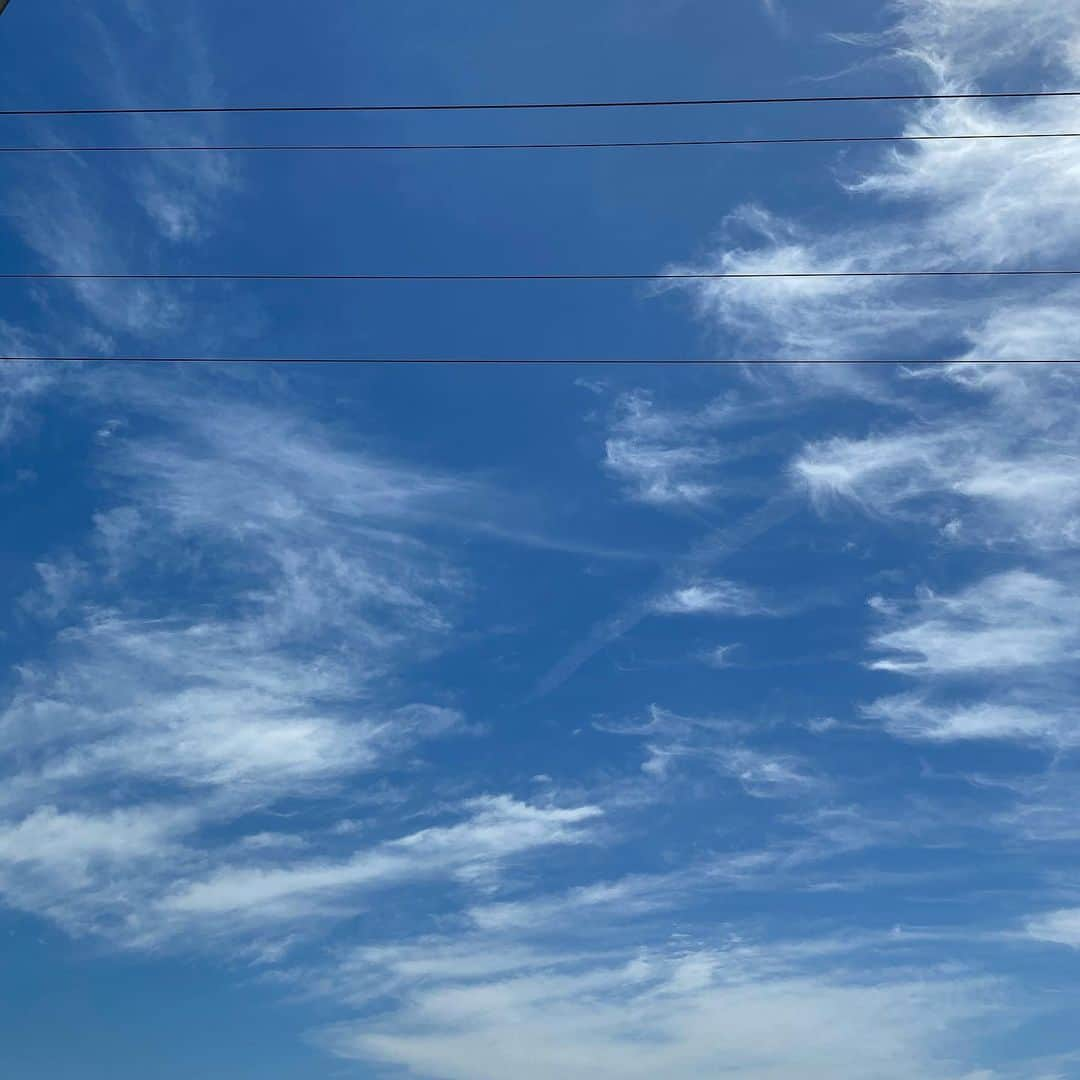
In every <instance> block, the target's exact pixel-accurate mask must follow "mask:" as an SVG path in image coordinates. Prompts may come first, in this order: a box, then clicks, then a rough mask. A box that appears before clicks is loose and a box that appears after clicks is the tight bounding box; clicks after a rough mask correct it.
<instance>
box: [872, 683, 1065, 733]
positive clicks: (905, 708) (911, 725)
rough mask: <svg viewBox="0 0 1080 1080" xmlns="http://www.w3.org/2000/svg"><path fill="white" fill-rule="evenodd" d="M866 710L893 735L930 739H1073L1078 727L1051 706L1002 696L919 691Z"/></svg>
mask: <svg viewBox="0 0 1080 1080" xmlns="http://www.w3.org/2000/svg"><path fill="white" fill-rule="evenodd" d="M863 712H864V714H865V715H866V716H868V717H870V718H871V719H873V720H880V721H882V722H883V723H884V725H885V728H886V730H887V731H888V732H889V733H890V734H891V735H895V736H897V737H898V738H901V739H922V740H926V741H927V742H959V741H965V740H973V739H1018V740H1031V741H1051V742H1062V741H1065V740H1066V738H1070V739H1071V738H1072V737H1073V735H1072V731H1074V730H1075V729H1076V727H1077V725H1076V722H1075V719H1070V722H1069V723H1068V725H1067V727H1066V730H1064V731H1063V730H1062V729H1063V724H1062V718H1061V717H1060V716H1059V715H1058V713H1057V711H1056V710H1052V709H1049V710H1048V709H1035V708H1030V707H1028V706H1025V705H1011V704H1008V703H1006V702H998V701H981V702H975V703H969V704H965V703H961V704H953V705H944V704H936V703H933V702H929V701H927V700H926V699H925V698H923V697H920V696H919V695H917V694H900V695H896V696H894V697H887V698H880V699H879V700H877V701H875V702H873V704H871V705H868V706H865V707H864V709H863ZM1070 729H1071V730H1070Z"/></svg>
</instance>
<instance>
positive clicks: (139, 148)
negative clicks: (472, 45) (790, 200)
mask: <svg viewBox="0 0 1080 1080" xmlns="http://www.w3.org/2000/svg"><path fill="white" fill-rule="evenodd" d="M1076 138H1080V132H1078V131H1031V132H1028V131H1024V132H1001V133H978V134H969V135H810V136H791V137H787V138H749V139H639V140H631V139H627V140H620V141H613V142H604V141H600V142H531V143H530V142H516V143H515V142H487V143H227V144H222V145H209V144H192V145H183V144H178V145H172V146H161V145H153V144H143V143H139V144H130V145H119V146H109V145H87V146H0V154H109V153H112V154H145V153H159V154H163V153H167V154H174V153H196V152H204V153H205V152H213V153H238V152H256V151H271V152H276V153H282V152H290V153H296V152H304V151H308V152H312V151H336V152H343V151H367V152H372V151H394V152H401V151H417V150H459V151H460V150H630V149H665V148H673V147H694V146H700V147H708V146H796V145H803V146H805V145H835V144H838V143H840V144H853V143H906V142H977V141H980V140H983V139H1076Z"/></svg>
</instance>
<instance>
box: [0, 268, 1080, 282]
mask: <svg viewBox="0 0 1080 1080" xmlns="http://www.w3.org/2000/svg"><path fill="white" fill-rule="evenodd" d="M998 277H1080V269H1073V268H1061V269H1045V270H1042V269H1032V270H1024V269H1017V270H1009V269H1004V270H783V271H719V272H716V273H710V272H707V271H701V272H696V271H688V272H685V273H683V272H678V271H676V272H672V273H662V272H661V273H651V274H650V273H645V274H603V273H600V274H575V273H567V274H302V273H299V274H275V273H233V274H230V273H220V274H219V273H207V274H204V273H163V274H128V273H115V274H113V273H92V272H86V273H82V272H70V273H69V272H65V271H41V272H36V271H29V272H25V273H0V281H268V282H272V281H371V282H376V281H385V282H392V281H416V282H422V281H432V282H434V281H443V282H451V281H461V282H494V281H507V282H510V281H761V280H785V279H794V280H801V279H807V278H998Z"/></svg>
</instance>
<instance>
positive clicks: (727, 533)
mask: <svg viewBox="0 0 1080 1080" xmlns="http://www.w3.org/2000/svg"><path fill="white" fill-rule="evenodd" d="M804 505H805V504H804V502H803V499H802V498H801V496H800V495H799V493H798V492H795V491H786V492H784V493H782V494H780V495H775V496H773V498H771V499H770V500H769V501H768V502H767V503H765V504H764V506H760V507H758V509H757V510H754V511H753V512H751V513H749V514H747V515H746V516H745V517H743V518H742V519H741V520H739V521H738V522H736V523H735V524H734V525H730V526H727V527H726V528H722V529H716V530H714V531H713V532H711V533H710V534H709V535H708V536H706V537H705V538H704V539H703V540H701V541H700V542H699V543H697V544H696V545H695V546H694V547H693V548H692V549H691V550H690V552H689V553H688V554H687V555H686V556H684V557H683V558H682V559H680V560H678V562H677V563H676V564H675V565H674V566H673V567H671V568H670V569H669V570H668V571H667V572H666V573H664V574H663V575H662V576H661V578H660V580H659V581H658V582H657V584H656V585H655V586H653V588H652V589H650V590H649V591H648V592H646V593H645V594H643V595H640V596H636V597H635V598H634V599H633V600H631V601H629V602H628V603H627V604H625V605H623V607H622V608H620V609H619V610H618V611H617V612H616V613H615V614H614V615H611V616H609V617H608V618H606V619H603V620H601V621H600V622H598V623H596V624H595V625H594V626H593V628H592V630H590V631H589V635H588V637H586V638H585V640H584V641H582V642H581V643H580V644H578V645H577V646H575V647H574V648H573V649H571V650H570V652H569V653H567V654H566V655H565V656H564V657H563V658H562V659H561V660H559V661H558V662H557V663H556V664H555V665H554V666H553V667H552V668H551V669H550V670H549V671H548V672H547V673H546V674H545V675H544V676H543V677H542V678H541V679H540V680H539V682H537V684H536V686H535V687H534V688H533V690H532V693H531V694H529V696H528V698H527V699H526V701H528V702H534V701H539V700H540V699H541V698H544V697H546V696H547V695H548V694H550V693H551V692H552V691H553V690H556V689H557V688H558V687H560V686H561V685H562V684H563V683H564V682H566V680H567V679H569V678H570V677H571V676H572V675H573V674H574V673H575V672H576V671H577V670H578V668H580V667H581V666H582V665H583V664H585V663H586V662H587V661H589V660H591V659H592V658H593V657H594V656H595V655H596V654H597V653H598V652H600V651H601V650H602V649H604V648H606V647H607V646H608V645H610V644H611V643H612V642H613V641H617V640H618V639H619V638H620V637H622V636H623V634H625V633H627V632H628V631H630V630H632V629H633V628H634V627H635V626H637V625H638V624H639V623H640V622H642V621H643V620H644V619H646V618H647V617H648V616H649V615H650V614H651V613H652V612H653V611H654V610H655V608H656V602H657V600H658V599H659V598H660V597H661V596H663V595H664V594H665V593H666V592H668V591H669V590H670V589H671V588H672V587H673V586H675V585H677V584H680V583H681V582H682V579H683V575H684V574H685V572H686V569H687V567H688V566H692V565H694V564H695V563H698V564H708V565H713V564H715V563H716V562H718V561H720V560H722V559H725V558H727V557H728V556H729V555H732V554H734V553H735V552H736V551H738V550H739V549H740V548H743V547H745V546H746V544H748V543H749V542H750V541H751V540H754V539H756V538H757V537H759V536H761V535H762V534H763V533H766V532H768V530H769V529H771V528H772V527H773V526H774V525H778V524H780V522H782V521H785V520H787V519H788V518H789V517H791V516H792V515H793V514H795V513H796V512H797V511H798V510H799V509H801V508H802V506H804Z"/></svg>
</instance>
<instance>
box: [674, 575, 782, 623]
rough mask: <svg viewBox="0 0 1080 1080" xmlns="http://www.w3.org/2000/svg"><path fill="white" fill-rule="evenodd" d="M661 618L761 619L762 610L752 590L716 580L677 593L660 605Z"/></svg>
mask: <svg viewBox="0 0 1080 1080" xmlns="http://www.w3.org/2000/svg"><path fill="white" fill-rule="evenodd" d="M655 610H656V611H657V612H658V613H659V614H661V615H761V614H766V613H767V610H766V609H765V608H764V607H762V605H761V602H760V601H759V600H758V599H757V597H756V596H755V595H754V593H753V591H752V590H751V589H748V588H746V587H745V586H743V585H738V584H736V583H735V582H734V581H724V580H722V579H716V580H713V581H703V582H697V583H695V584H693V585H685V586H683V587H682V588H678V589H674V590H672V591H671V592H670V593H667V594H666V595H664V596H661V597H660V598H659V599H658V600H657V601H656V606H655Z"/></svg>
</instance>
